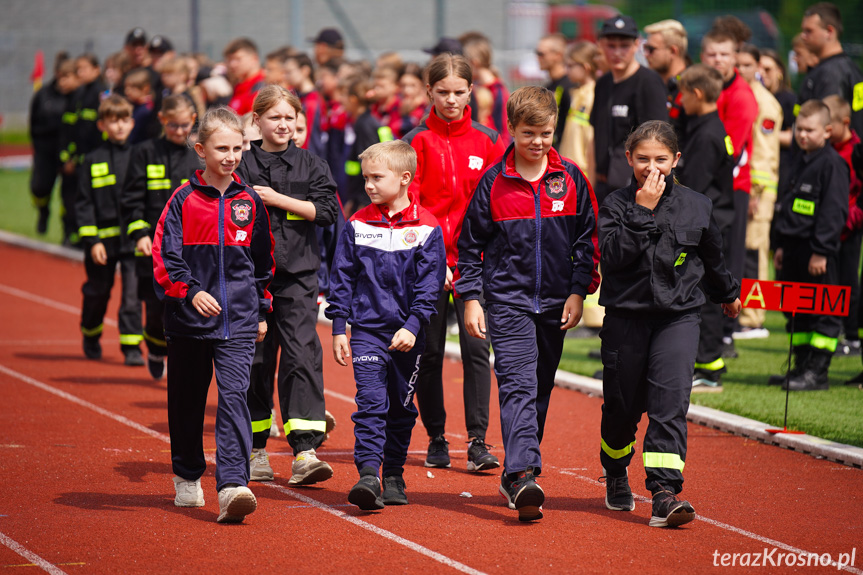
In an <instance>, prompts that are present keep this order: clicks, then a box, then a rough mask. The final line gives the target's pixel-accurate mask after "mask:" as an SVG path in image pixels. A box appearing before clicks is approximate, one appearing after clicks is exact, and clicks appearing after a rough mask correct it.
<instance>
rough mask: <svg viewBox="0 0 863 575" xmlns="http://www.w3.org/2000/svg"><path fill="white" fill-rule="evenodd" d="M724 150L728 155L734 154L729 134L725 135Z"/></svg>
mask: <svg viewBox="0 0 863 575" xmlns="http://www.w3.org/2000/svg"><path fill="white" fill-rule="evenodd" d="M725 151H726V152H728V155H729V156H733V155H734V142H732V141H731V136H725Z"/></svg>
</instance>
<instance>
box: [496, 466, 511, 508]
mask: <svg viewBox="0 0 863 575" xmlns="http://www.w3.org/2000/svg"><path fill="white" fill-rule="evenodd" d="M498 491H500V494H501V495H503V498H504V499H506V506H507V507H509V508H510V509H515V503H513V502H512V494H511V491H512V481H510V480H509V477H507V476H506V471H504V472H503V473H501V474H500V487H498Z"/></svg>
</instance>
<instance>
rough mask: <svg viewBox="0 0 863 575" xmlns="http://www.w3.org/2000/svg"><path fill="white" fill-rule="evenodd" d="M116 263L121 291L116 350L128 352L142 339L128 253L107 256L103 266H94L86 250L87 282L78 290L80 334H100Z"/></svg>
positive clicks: (132, 264) (132, 258)
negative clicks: (79, 292) (80, 298)
mask: <svg viewBox="0 0 863 575" xmlns="http://www.w3.org/2000/svg"><path fill="white" fill-rule="evenodd" d="M109 253H110V252H109ZM118 264H119V266H120V278H121V281H122V288H123V289H122V298H121V300H120V311H119V314H118V315H117V326H118V327H119V328H120V347H122V348H123V349H128V348H132V347H138V345H139V344H140V343H141V339H142V337H141V300H140V299H138V276H137V274H136V271H135V256H133V255H131V254H128V255H114V256H109V257H108V263H107V264H106V265H104V266H100V265H97V264H96V263H95V262H94V261H93V258H92V257H91V256H90V252H89V250H87V251H86V253H85V254H84V270H85V271H86V272H87V281H86V282H84V285H83V287H82V288H81V292H82V293H83V294H84V302H83V305H82V307H81V332H82V333H83V334H84V335H86V336H94V337H95V336H100V335H101V334H102V322H103V320H104V318H105V312H106V311H107V309H108V301H109V300H110V298H111V289H112V288H113V287H114V278H115V277H116V272H117V265H118Z"/></svg>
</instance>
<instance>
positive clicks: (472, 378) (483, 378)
mask: <svg viewBox="0 0 863 575" xmlns="http://www.w3.org/2000/svg"><path fill="white" fill-rule="evenodd" d="M449 295H450V292H448V291H443V292H441V294H440V297H439V298H438V301H437V304H436V305H435V307H436V308H437V314H435V315H433V316H432V318H431V322H430V323H429V325H428V327H427V328H426V347H425V352H424V353H423V355H422V360H421V361H420V371H419V376H418V377H417V383H416V398H417V405H418V406H419V411H420V416H421V418H422V422H423V425H424V426H425V428H426V431H427V432H428V434H429V437H436V436H438V435H441V434H443V433H444V431H445V428H446V408H445V407H444V399H443V362H444V348H445V346H446V335H447V325H446V318H447V308H448V307H449ZM453 303H454V308H455V315H456V319H457V321H458V333H459V346H460V347H461V359H462V367H463V369H464V385H463V387H462V397H463V398H464V418H465V427H466V428H467V435H468V437H476V438H480V439H485V434H486V431H487V430H488V403H489V397H490V395H491V366H490V365H489V349H488V340H482V339H479V338H476V337H472V336H470V335H468V333H467V331H466V330H465V326H464V301H462V300H461V299H459V298H454V299H453Z"/></svg>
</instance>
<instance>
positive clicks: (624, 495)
mask: <svg viewBox="0 0 863 575" xmlns="http://www.w3.org/2000/svg"><path fill="white" fill-rule="evenodd" d="M602 472H603V473H605V475H603V476H602V477H600V478H599V482H600V483H603V482H604V483H605V506H606V507H608V508H609V509H611V510H612V511H633V510H634V509H635V499H633V497H632V489H630V488H629V472H627V473H626V474H625V475H622V476H620V477H612V476H610V475H608V472H606V471H605V469H603V470H602ZM603 480H604V481H603Z"/></svg>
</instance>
